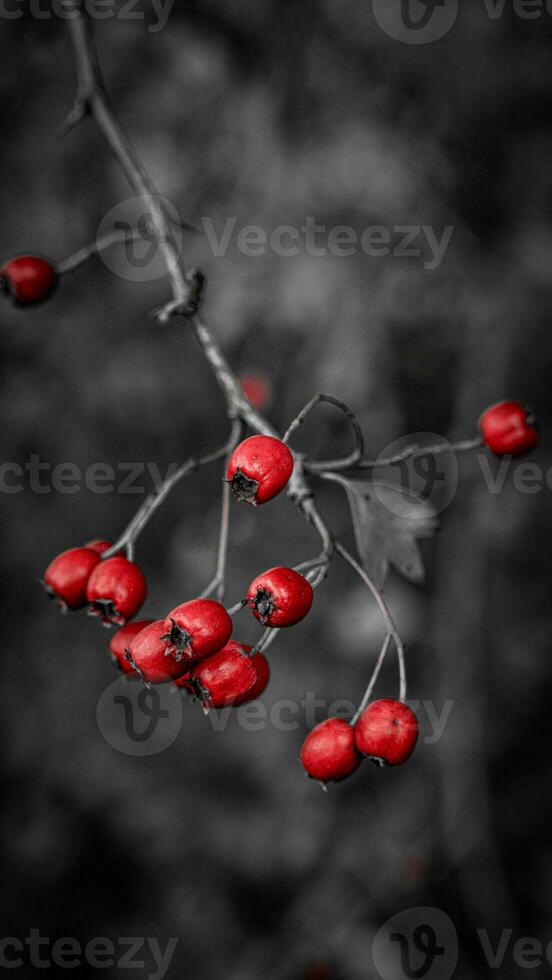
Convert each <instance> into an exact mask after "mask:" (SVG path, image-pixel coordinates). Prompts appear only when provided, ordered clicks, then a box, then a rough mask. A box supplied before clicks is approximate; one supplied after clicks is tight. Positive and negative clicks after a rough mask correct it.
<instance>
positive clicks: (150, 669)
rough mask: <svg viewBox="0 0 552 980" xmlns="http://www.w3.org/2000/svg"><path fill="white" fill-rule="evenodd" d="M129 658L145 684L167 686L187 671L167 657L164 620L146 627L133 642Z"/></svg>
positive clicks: (181, 663) (156, 621)
mask: <svg viewBox="0 0 552 980" xmlns="http://www.w3.org/2000/svg"><path fill="white" fill-rule="evenodd" d="M127 658H128V661H129V664H130V666H131V668H132V669H133V670H135V671H136V672H137V673H138V674H139V675H140V678H141V680H143V681H144V683H145V684H166V683H167V682H168V681H173V680H176V679H177V678H178V677H181V676H182V674H184V673H185V671H186V670H187V667H186V665H185V664H184V663H183V662H182V661H180V662H177V661H176V660H175V658H174V657H169V656H167V644H166V643H165V641H164V639H163V620H162V619H156V620H154V622H153V623H150V624H149V626H145V627H144V628H143V629H142V630H140V632H139V633H137V634H136V636H135V637H134V638H133V639H132V640H131V643H130V647H129V648H128V652H127Z"/></svg>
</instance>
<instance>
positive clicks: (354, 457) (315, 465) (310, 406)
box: [283, 393, 364, 472]
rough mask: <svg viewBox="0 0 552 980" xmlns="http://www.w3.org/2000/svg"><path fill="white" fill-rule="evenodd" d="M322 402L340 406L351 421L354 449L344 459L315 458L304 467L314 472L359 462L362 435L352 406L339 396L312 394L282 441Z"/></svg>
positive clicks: (362, 448)
mask: <svg viewBox="0 0 552 980" xmlns="http://www.w3.org/2000/svg"><path fill="white" fill-rule="evenodd" d="M323 402H326V403H327V404H329V405H335V406H336V407H337V408H340V409H341V411H342V412H344V414H345V415H346V416H347V418H348V419H349V422H350V423H351V428H352V430H353V434H354V437H355V443H356V445H355V448H354V450H353V451H352V452H351V453H350V454H349V456H346V457H345V458H344V459H337V460H326V461H325V462H324V461H322V460H320V461H318V460H317V461H313V462H310V461H309V462H308V464H306V467H305V468H306V469H308V470H312V471H313V472H315V471H316V470H319V469H323V470H332V469H335V468H337V469H349V468H350V467H352V466H356V464H357V463H358V462H360V460H361V459H362V454H363V452H364V437H363V435H362V429H361V427H360V423H359V421H358V419H357V417H356V415H355V413H354V412H353V410H352V408H350V407H349V405H347V403H346V402H344V401H342V400H341V398H335V397H334V395H324V394H321V393H318V394H317V395H314V397H313V398H311V400H310V401H309V402H307V404H306V405H305V407H304V408H303V409H302V410H301V411H300V412H299V415H298V416H297V417H296V418H295V419H294V420H293V422H292V423H291V425H290V426H289V428H288V430H287V432H286V434H285V436H284V438H283V442H286V443H287V442H288V441H289V439H290V437H291V436H292V435H293V433H294V432H295V431H296V430H297V429H298V428H299V427H300V426H301V425H303V423H304V422H305V420H306V419H307V417H308V416H309V415H310V413H311V412H312V411H313V410H314V409H315V408H317V406H318V405H320V404H322V403H323Z"/></svg>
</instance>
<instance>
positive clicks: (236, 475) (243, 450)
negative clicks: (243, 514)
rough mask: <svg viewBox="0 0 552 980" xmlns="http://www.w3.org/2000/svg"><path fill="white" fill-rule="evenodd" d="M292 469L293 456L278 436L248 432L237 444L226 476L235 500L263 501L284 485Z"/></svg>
mask: <svg viewBox="0 0 552 980" xmlns="http://www.w3.org/2000/svg"><path fill="white" fill-rule="evenodd" d="M292 472H293V456H292V455H291V452H290V451H289V449H288V447H287V446H286V444H285V443H284V442H281V441H280V439H274V438H273V437H272V436H250V438H249V439H245V440H244V441H243V442H241V443H240V445H239V446H237V447H236V449H235V450H234V452H233V453H232V455H231V457H230V460H229V462H228V471H227V474H226V476H227V479H228V480H229V482H230V484H231V486H232V491H233V493H234V494H235V496H236V497H237V499H238V500H245V501H247V503H249V504H255V505H256V504H264V503H266V502H267V501H268V500H272V498H273V497H275V496H276V495H277V494H279V493H280V491H281V490H283V489H284V487H285V485H286V483H287V482H288V480H289V478H290V476H291V474H292Z"/></svg>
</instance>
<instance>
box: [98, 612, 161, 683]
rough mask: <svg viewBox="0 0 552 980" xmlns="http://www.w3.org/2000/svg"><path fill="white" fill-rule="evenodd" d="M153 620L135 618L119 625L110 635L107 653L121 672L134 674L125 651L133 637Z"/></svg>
mask: <svg viewBox="0 0 552 980" xmlns="http://www.w3.org/2000/svg"><path fill="white" fill-rule="evenodd" d="M153 622H154V620H153V619H135V620H133V622H132V623H127V624H126V626H121V628H120V629H119V630H117V631H116V632H115V633H114V634H113V636H112V637H111V640H110V641H109V653H110V656H111V659H112V660H113V663H115V664H117V666H118V667H119V669H120V670H121V671H122V673H123V674H136V671H135V669H134V667H133V666H132V664H131V663H130V660H129V659H128V657H127V652H128V650H129V647H130V644H131V643H132V641H133V639H134V637H135V636H137V635H138V633H140V632H141V631H142V630H143V629H145V627H146V626H149V625H150V623H153Z"/></svg>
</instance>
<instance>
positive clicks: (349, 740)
mask: <svg viewBox="0 0 552 980" xmlns="http://www.w3.org/2000/svg"><path fill="white" fill-rule="evenodd" d="M360 762H361V756H360V754H359V752H358V751H357V749H356V746H355V732H354V729H353V727H352V725H350V724H349V722H348V721H345V720H344V719H343V718H327V719H326V721H323V722H321V724H320V725H317V726H316V728H313V730H312V732H309V734H308V735H307V737H306V739H305V741H304V742H303V748H302V749H301V763H302V765H303V768H304V769H305V771H306V772H307V774H308V775H309V776H310V777H311V779H318V780H319V781H320V782H322V783H327V782H330V781H332V782H338V781H339V780H340V779H345V778H346V777H347V776H350V775H351V773H353V772H354V771H355V769H357V768H358V766H359V765H360Z"/></svg>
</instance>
